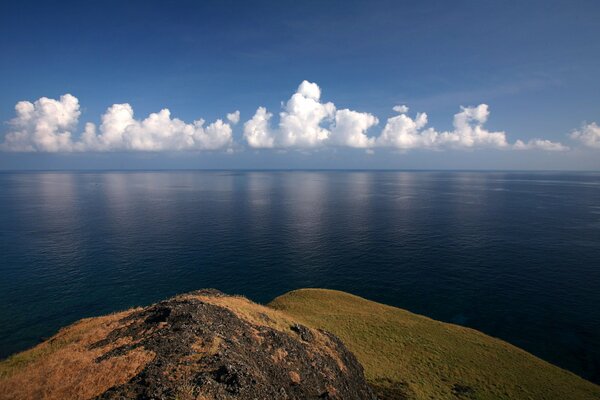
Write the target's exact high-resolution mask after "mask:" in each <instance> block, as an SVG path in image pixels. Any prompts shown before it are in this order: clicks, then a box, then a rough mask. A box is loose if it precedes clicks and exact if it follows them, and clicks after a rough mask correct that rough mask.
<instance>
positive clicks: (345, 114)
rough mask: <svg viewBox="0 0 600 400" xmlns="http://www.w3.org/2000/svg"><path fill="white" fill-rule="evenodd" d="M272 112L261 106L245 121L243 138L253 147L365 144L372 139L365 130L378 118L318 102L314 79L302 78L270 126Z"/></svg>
mask: <svg viewBox="0 0 600 400" xmlns="http://www.w3.org/2000/svg"><path fill="white" fill-rule="evenodd" d="M272 116H273V115H272V114H271V113H269V112H268V111H267V110H266V109H265V108H264V107H259V108H258V109H257V110H256V113H255V114H254V116H253V117H252V119H250V120H249V121H248V122H246V123H245V124H244V138H245V139H246V142H247V143H248V145H249V146H250V147H254V148H273V147H278V148H289V147H292V148H293V147H295V148H314V147H320V146H324V145H334V146H349V147H356V148H367V147H370V146H372V145H373V143H374V139H373V138H369V137H367V135H366V131H367V130H368V129H369V128H370V127H372V126H373V125H376V124H377V123H378V120H377V118H376V117H375V116H373V115H371V114H369V113H362V112H357V111H352V110H349V109H343V110H336V107H335V105H334V104H333V103H331V102H327V103H322V102H321V89H320V88H319V86H318V85H317V84H316V83H312V82H308V81H303V82H302V83H301V84H300V86H298V89H297V90H296V93H294V94H293V95H292V97H291V98H290V99H289V100H288V101H287V102H286V103H285V105H284V106H283V110H282V111H281V112H280V113H279V126H278V127H277V128H276V129H273V128H271V126H270V123H269V121H270V119H271V117H272Z"/></svg>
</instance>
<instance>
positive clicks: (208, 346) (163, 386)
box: [0, 290, 375, 400]
mask: <svg viewBox="0 0 600 400" xmlns="http://www.w3.org/2000/svg"><path fill="white" fill-rule="evenodd" d="M96 335H98V333H96ZM84 336H85V335H84ZM102 336H103V337H102V338H100V339H99V340H93V341H88V342H86V345H85V347H84V348H83V351H87V352H90V353H92V354H93V355H94V357H93V363H95V365H96V366H97V369H96V371H97V373H98V376H107V375H108V376H110V375H112V373H111V374H106V373H102V371H101V370H100V369H101V368H103V367H102V366H103V365H114V364H115V363H114V362H113V361H114V360H123V359H138V360H139V359H141V360H142V361H141V362H138V363H139V365H137V366H136V368H134V369H131V370H130V371H129V372H128V374H127V375H126V376H125V375H124V377H123V378H121V379H120V380H118V381H116V382H117V384H114V383H115V382H113V384H112V385H111V386H110V387H105V388H103V387H102V382H100V383H99V384H98V385H99V386H98V389H96V391H95V392H94V391H87V392H86V393H87V394H86V395H87V396H88V398H90V397H89V395H90V394H92V393H93V396H92V397H91V398H97V399H179V400H187V399H374V398H375V396H374V395H373V393H372V391H371V390H370V388H369V387H368V386H367V384H366V382H365V378H364V374H363V369H362V366H361V365H360V364H359V363H358V361H357V360H356V358H355V357H354V355H353V354H352V353H350V352H349V351H348V350H347V349H346V347H345V346H344V345H343V344H342V342H341V341H340V340H339V339H338V338H337V337H335V336H334V335H332V334H330V333H328V332H325V331H322V330H315V329H310V328H307V327H305V326H302V325H300V324H297V323H295V322H294V321H293V320H291V319H289V317H287V316H286V315H285V314H283V313H281V312H278V311H275V310H271V309H268V308H266V307H263V306H260V305H257V304H254V303H252V302H250V301H249V300H247V299H245V298H242V297H237V296H227V295H224V294H223V293H221V292H218V291H215V290H202V291H197V292H192V293H188V294H185V295H180V296H176V297H174V298H171V299H168V300H166V301H162V302H160V303H157V304H154V305H151V306H149V307H145V308H141V309H136V310H133V311H131V312H127V313H125V314H122V315H119V318H118V319H117V320H112V321H110V329H105V330H104V334H102ZM78 340H83V339H82V338H80V339H78ZM133 354H136V355H139V354H143V355H144V357H141V358H140V357H132V355H133ZM127 357H129V358H127ZM83 359H85V357H84V358H83ZM34 363H35V361H34ZM28 368H29V369H31V368H35V364H34V365H30V366H29V367H28ZM86 371H88V372H87V373H88V374H89V373H90V372H89V368H88V369H86ZM18 373H19V372H18V371H17V372H14V373H13V376H15V374H16V375H18ZM57 373H59V372H58V371H57ZM8 379H10V376H9V377H8ZM47 381H52V380H47ZM42 389H43V392H44V393H46V394H48V393H52V388H51V387H46V388H42ZM67 389H68V388H67ZM28 393H34V392H31V391H30V392H28ZM60 393H61V396H65V395H68V392H65V391H64V388H63V390H62V391H61V392H60ZM78 393H79V394H78ZM80 393H81V391H79V392H77V393H73V394H74V396H73V398H84V397H85V396H82V395H80ZM16 395H17V397H18V393H16ZM0 397H2V395H0ZM51 397H52V396H50V398H51ZM57 398H59V397H57Z"/></svg>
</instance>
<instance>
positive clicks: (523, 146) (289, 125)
mask: <svg viewBox="0 0 600 400" xmlns="http://www.w3.org/2000/svg"><path fill="white" fill-rule="evenodd" d="M282 108H283V109H282V111H281V112H280V113H279V124H278V126H276V127H273V126H272V124H271V119H272V117H273V114H272V113H270V112H268V111H267V109H266V108H265V107H259V108H258V109H257V110H256V113H255V114H254V116H253V117H252V118H251V119H250V120H249V121H247V122H246V123H245V124H244V139H245V141H246V143H247V144H248V146H250V147H252V148H282V149H287V148H316V147H323V146H343V147H353V148H364V149H373V148H393V149H398V150H412V149H431V150H444V149H478V148H495V149H515V150H544V151H565V150H568V147H567V146H565V145H563V144H561V143H558V142H552V141H550V140H544V139H532V140H530V141H528V142H523V141H522V140H517V141H516V142H515V143H514V144H510V143H509V142H508V140H507V137H506V133H505V132H502V131H498V132H493V131H489V130H488V129H486V128H485V127H484V124H485V123H486V121H487V119H488V117H489V115H490V111H489V107H488V105H487V104H480V105H478V106H476V107H461V111H460V112H458V113H457V114H455V115H454V120H453V127H454V129H453V130H451V131H438V130H436V129H435V128H433V127H427V123H428V119H427V118H428V117H427V114H426V113H424V112H423V113H417V114H416V115H415V116H414V117H411V116H409V115H408V111H409V108H408V107H407V106H406V105H396V106H394V107H393V110H394V111H395V112H397V113H398V115H396V116H394V117H391V118H388V119H387V121H386V122H385V125H384V127H383V128H382V130H381V132H380V133H379V134H378V135H375V136H373V135H371V136H369V134H368V132H367V131H369V130H370V129H371V128H373V127H374V126H375V125H378V124H379V120H378V119H377V117H375V116H374V115H372V114H370V113H366V112H359V111H354V110H349V109H341V110H338V109H337V108H336V106H335V104H333V103H331V102H327V103H324V102H322V101H321V89H320V88H319V86H318V85H317V84H316V83H310V82H307V81H304V82H302V83H301V84H300V86H299V87H298V89H297V90H296V93H294V94H293V95H292V97H291V98H290V99H289V100H288V101H287V102H286V103H285V104H284V105H283V107H282Z"/></svg>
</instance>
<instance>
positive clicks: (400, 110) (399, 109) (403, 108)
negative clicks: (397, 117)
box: [392, 105, 408, 114]
mask: <svg viewBox="0 0 600 400" xmlns="http://www.w3.org/2000/svg"><path fill="white" fill-rule="evenodd" d="M392 109H393V110H394V111H396V112H397V113H400V114H406V113H407V112H408V107H407V106H405V105H399V106H394V107H393V108H392Z"/></svg>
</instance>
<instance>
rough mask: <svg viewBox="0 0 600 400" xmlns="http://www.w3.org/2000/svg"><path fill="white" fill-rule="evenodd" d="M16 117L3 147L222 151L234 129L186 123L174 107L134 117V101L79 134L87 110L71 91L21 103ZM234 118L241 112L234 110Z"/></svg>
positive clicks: (109, 111)
mask: <svg viewBox="0 0 600 400" xmlns="http://www.w3.org/2000/svg"><path fill="white" fill-rule="evenodd" d="M15 111H16V114H17V115H16V117H15V118H13V119H12V120H11V121H9V125H10V127H11V130H10V131H9V133H7V134H6V136H5V140H4V143H3V144H2V145H1V146H2V149H4V150H8V151H22V152H36V151H38V152H74V151H176V150H216V149H223V148H227V147H229V146H231V144H232V142H233V139H232V129H231V125H230V124H229V123H225V122H223V121H222V120H220V119H218V120H216V121H215V122H213V123H211V124H209V125H207V126H204V123H205V121H204V120H203V119H199V120H196V121H194V122H192V123H185V122H184V121H182V120H180V119H178V118H172V117H171V112H170V111H169V110H168V109H166V108H165V109H162V110H161V111H159V112H158V113H152V114H150V115H149V116H148V117H146V118H145V119H143V120H138V119H135V118H134V114H133V108H132V107H131V105H129V104H127V103H125V104H114V105H112V106H110V107H109V108H108V109H107V110H106V112H105V113H104V114H103V115H102V117H101V121H102V123H101V124H100V126H99V128H96V125H94V124H93V123H90V122H88V123H86V124H85V129H84V131H83V133H82V134H81V135H80V136H79V138H77V139H75V138H74V136H73V134H72V132H73V130H74V129H75V128H76V126H77V122H78V119H79V116H80V114H81V111H80V109H79V101H78V99H77V98H76V97H74V96H72V95H70V94H65V95H64V96H61V97H60V99H59V100H53V99H48V98H46V97H42V98H41V99H39V100H37V101H35V102H34V103H30V102H28V101H21V102H19V103H17V105H16V106H15ZM228 119H229V121H231V122H232V123H233V122H234V121H236V119H237V120H239V111H236V112H235V113H232V114H229V115H228Z"/></svg>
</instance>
